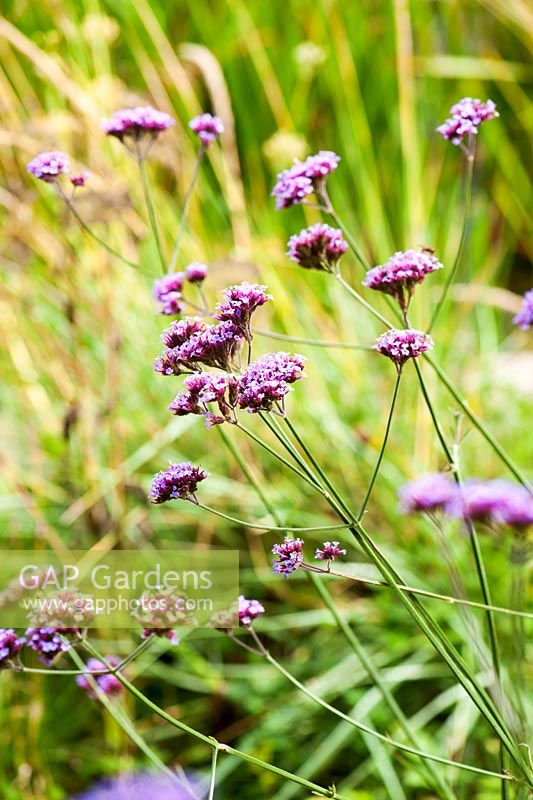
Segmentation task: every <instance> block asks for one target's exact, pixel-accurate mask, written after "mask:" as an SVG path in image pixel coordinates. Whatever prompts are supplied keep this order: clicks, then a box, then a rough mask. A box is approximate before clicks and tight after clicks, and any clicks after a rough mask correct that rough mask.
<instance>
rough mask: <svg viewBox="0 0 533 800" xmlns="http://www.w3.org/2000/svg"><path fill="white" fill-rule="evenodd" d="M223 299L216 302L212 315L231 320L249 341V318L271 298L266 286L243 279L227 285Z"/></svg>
mask: <svg viewBox="0 0 533 800" xmlns="http://www.w3.org/2000/svg"><path fill="white" fill-rule="evenodd" d="M223 295H224V300H223V301H222V302H221V303H218V304H217V307H216V310H215V313H214V314H213V317H214V318H215V319H218V320H219V321H221V322H232V323H233V324H234V325H236V326H237V327H238V328H239V329H240V330H241V332H242V335H243V336H244V338H245V339H246V340H247V341H251V338H252V334H251V331H250V319H251V317H252V314H253V313H254V311H255V310H256V309H258V308H259V307H260V306H262V305H264V304H265V303H268V301H269V300H272V295H271V294H268V293H267V291H266V286H260V285H259V284H257V283H248V282H247V281H243V282H242V283H237V284H235V285H234V286H228V288H227V289H224V292H223Z"/></svg>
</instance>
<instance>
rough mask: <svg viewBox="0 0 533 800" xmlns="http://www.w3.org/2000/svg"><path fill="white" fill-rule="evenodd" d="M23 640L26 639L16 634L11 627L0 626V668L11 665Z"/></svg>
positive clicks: (20, 648)
mask: <svg viewBox="0 0 533 800" xmlns="http://www.w3.org/2000/svg"><path fill="white" fill-rule="evenodd" d="M25 642H26V639H25V638H24V637H23V636H18V635H17V634H16V633H15V631H14V630H13V628H0V670H2V669H7V668H8V667H10V666H11V665H12V663H13V661H14V659H15V658H16V657H17V656H18V654H19V653H20V651H21V650H22V647H23V645H24V643H25Z"/></svg>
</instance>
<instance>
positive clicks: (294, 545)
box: [272, 536, 304, 578]
mask: <svg viewBox="0 0 533 800" xmlns="http://www.w3.org/2000/svg"><path fill="white" fill-rule="evenodd" d="M272 552H273V553H274V555H275V556H276V558H275V559H273V561H272V565H273V568H272V571H273V572H275V573H277V574H278V575H283V577H284V578H288V577H289V575H290V574H291V572H294V571H295V570H297V569H298V568H299V567H300V566H301V565H302V562H303V560H304V554H303V539H291V538H290V536H286V537H285V541H284V542H283V543H282V544H275V545H274V547H273V548H272Z"/></svg>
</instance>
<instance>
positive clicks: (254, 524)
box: [195, 503, 349, 533]
mask: <svg viewBox="0 0 533 800" xmlns="http://www.w3.org/2000/svg"><path fill="white" fill-rule="evenodd" d="M195 505H196V506H198V508H203V509H204V511H209V513H210V514H214V515H215V516H217V517H221V518H222V519H226V520H228V521H229V522H233V523H235V524H236V525H242V526H243V527H244V528H255V529H256V530H259V531H279V532H280V533H284V532H294V533H301V532H303V533H313V532H315V533H318V532H322V531H338V530H341V529H342V528H348V527H349V526H348V525H319V526H318V527H313V528H290V527H285V526H281V527H278V526H277V525H263V524H262V523H261V522H255V521H253V520H245V519H237V518H236V517H231V516H229V515H228V514H224V513H223V512H222V511H217V510H216V509H214V508H211V507H210V506H206V505H204V504H203V503H195Z"/></svg>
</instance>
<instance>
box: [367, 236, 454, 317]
mask: <svg viewBox="0 0 533 800" xmlns="http://www.w3.org/2000/svg"><path fill="white" fill-rule="evenodd" d="M438 269H442V264H441V263H440V261H439V260H438V258H435V256H434V255H433V254H432V253H429V252H427V251H425V250H405V251H398V252H397V253H394V255H393V256H391V257H390V258H389V260H388V261H386V262H385V264H379V265H378V266H377V267H373V268H372V269H370V270H369V271H368V272H367V273H366V278H365V280H364V281H363V286H368V287H369V288H370V289H375V290H377V291H379V292H385V293H386V294H390V295H392V296H393V297H395V298H396V299H397V300H398V302H399V303H400V306H401V307H402V308H404V309H406V308H407V306H408V305H409V300H410V298H411V296H412V294H413V291H414V288H415V285H416V284H417V283H422V281H423V280H424V278H425V277H426V275H429V274H430V273H431V272H435V271H436V270H438ZM404 289H405V290H406V292H407V296H405V294H404Z"/></svg>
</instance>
